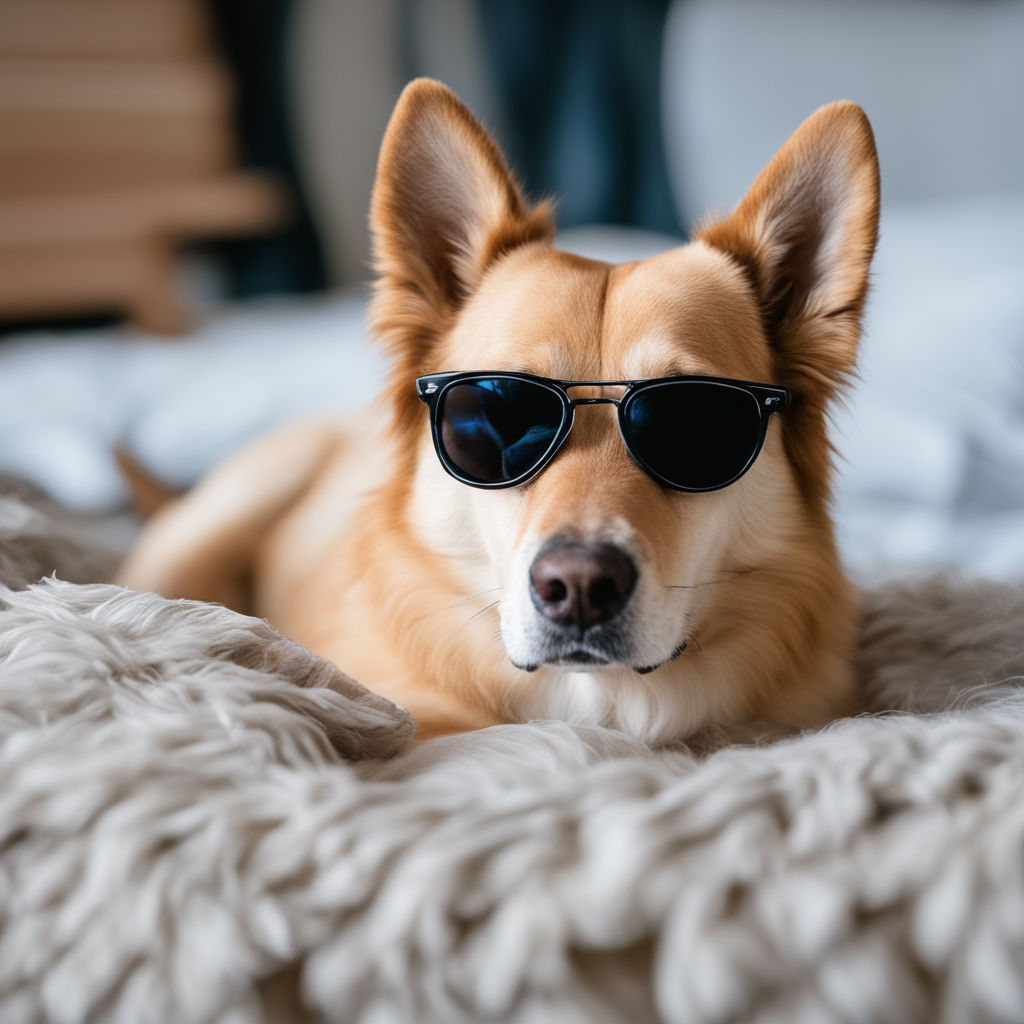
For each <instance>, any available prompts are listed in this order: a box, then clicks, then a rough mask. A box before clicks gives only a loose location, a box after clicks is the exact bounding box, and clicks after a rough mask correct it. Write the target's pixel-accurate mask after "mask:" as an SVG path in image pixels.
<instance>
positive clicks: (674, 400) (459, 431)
mask: <svg viewBox="0 0 1024 1024" xmlns="http://www.w3.org/2000/svg"><path fill="white" fill-rule="evenodd" d="M581 387H588V388H593V387H622V388H625V390H624V391H623V393H622V394H621V395H620V396H619V397H618V398H572V397H571V396H570V394H569V389H570V388H581ZM416 393H417V395H418V396H419V398H420V400H421V401H423V402H426V403H427V406H428V408H429V411H430V432H431V435H432V437H433V439H434V448H435V450H436V451H437V455H438V458H439V459H440V460H441V465H442V466H444V468H445V469H446V470H447V471H448V472H449V473H450V474H451V475H452V476H453V477H455V479H456V480H460V481H461V482H462V483H464V484H470V485H471V486H473V487H489V488H498V487H515V486H516V485H517V484H522V483H525V482H526V481H527V480H529V479H530V478H531V477H534V476H536V475H537V474H538V473H539V472H540V471H541V470H542V469H544V468H545V467H546V466H547V465H548V463H550V462H551V460H552V459H553V458H554V457H555V456H556V455H557V454H558V451H559V449H561V447H562V445H563V444H565V442H566V440H567V439H568V437H569V433H570V431H571V430H572V424H573V417H574V414H575V410H576V406H578V405H598V404H609V403H610V404H611V405H615V406H617V407H618V413H619V431H620V432H621V434H622V440H623V441H624V442H625V444H626V448H627V450H628V451H629V454H630V456H631V457H632V458H633V461H634V462H636V463H637V465H638V466H640V468H641V469H643V470H644V471H645V472H646V473H648V474H649V475H650V476H652V477H653V478H654V479H655V480H657V481H658V482H659V483H661V484H664V486H666V487H671V488H674V489H675V490H677V491H717V490H718V489H720V488H722V487H728V486H729V484H731V483H734V482H735V481H736V480H738V479H739V478H740V477H741V476H743V474H744V473H745V472H746V471H747V470H748V469H749V468H750V467H751V466H752V465H753V463H754V459H756V458H757V455H758V452H760V450H761V446H762V445H763V444H764V438H765V433H766V432H767V430H768V420H769V419H770V418H771V415H772V413H773V412H778V411H779V410H780V409H784V408H786V406H788V405H789V401H790V399H789V391H788V390H787V389H786V388H782V387H774V386H772V385H770V384H753V383H750V382H749V381H742V380H727V379H725V378H721V377H699V376H685V377H657V378H652V379H649V380H586V381H584V380H551V379H549V378H548V377H537V376H534V375H533V374H530V373H432V374H429V375H427V376H425V377H417V378H416Z"/></svg>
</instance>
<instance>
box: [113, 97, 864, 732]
mask: <svg viewBox="0 0 1024 1024" xmlns="http://www.w3.org/2000/svg"><path fill="white" fill-rule="evenodd" d="M878 205H879V176H878V161H877V157H876V152H875V145H874V140H873V136H872V131H871V127H870V124H869V122H868V120H867V118H866V116H865V115H864V113H863V111H862V110H861V109H860V108H859V107H858V106H856V105H855V104H854V103H850V102H845V101H844V102H837V103H832V104H830V105H828V106H825V107H823V108H821V109H820V110H818V111H817V112H816V113H814V114H812V115H811V116H810V117H809V118H808V119H807V120H806V121H805V122H804V123H803V124H802V125H801V126H800V127H799V128H798V129H797V130H796V132H795V133H794V134H793V136H792V137H791V138H790V139H789V140H788V141H787V142H786V143H785V144H784V145H783V147H782V148H781V150H780V151H779V152H778V153H777V154H776V155H775V157H774V158H773V159H772V160H771V161H770V163H769V164H768V165H767V166H766V168H765V169H764V170H763V171H762V172H761V174H760V175H759V176H758V178H757V179H756V181H755V182H754V184H753V185H752V187H751V188H750V190H749V192H748V193H747V195H746V196H745V197H744V198H743V199H742V201H741V202H740V203H739V205H738V206H737V207H736V209H735V210H734V211H733V212H732V213H731V214H729V215H728V216H725V217H724V218H722V219H717V220H710V221H708V222H706V223H705V224H704V225H703V226H702V227H701V228H700V229H699V230H698V231H696V233H695V236H694V238H693V240H692V241H690V242H689V243H688V244H685V245H682V246H680V247H678V248H676V249H672V250H670V251H668V252H665V253H663V254H661V255H657V256H654V257H653V258H650V259H646V260H642V261H639V262H635V263H626V264H621V265H608V264H605V263H601V262H596V261H593V260H589V259H584V258H582V257H580V256H576V255H571V254H568V253H565V252H561V251H559V250H557V249H556V248H554V247H553V237H554V221H553V215H552V208H551V205H550V204H549V203H545V202H541V203H538V204H535V205H531V204H529V203H528V202H527V201H526V200H525V199H524V196H523V194H522V192H521V190H520V188H519V186H518V185H517V183H516V181H515V179H514V178H513V176H512V174H511V173H510V171H509V169H508V166H507V164H506V162H505V159H504V157H503V155H502V153H501V151H500V150H499V148H498V146H497V145H496V143H495V142H494V141H493V140H492V138H491V137H490V136H489V135H488V134H487V132H486V131H485V130H484V128H483V127H482V126H481V125H480V124H479V123H478V121H477V120H476V119H475V118H474V117H473V115H472V114H471V113H470V112H469V110H468V109H467V108H466V107H465V106H463V104H462V103H461V102H460V101H459V100H458V99H457V98H456V97H455V96H454V95H453V94H452V93H451V92H450V91H449V90H448V89H447V88H445V87H444V86H443V85H441V84H440V83H438V82H435V81H432V80H427V79H420V80H417V81H414V82H412V83H411V84H410V85H408V86H407V87H406V89H405V91H404V92H403V93H402V95H401V97H400V99H399V101H398V104H397V106H396V108H395V111H394V114H393V116H392V118H391V120H390V123H389V125H388V127H387V130H386V133H385V136H384V140H383V143H382V147H381V152H380V160H379V164H378V170H377V177H376V182H375V185H374V190H373V197H372V204H371V225H372V235H373V244H374V254H375V262H376V270H377V273H378V279H377V283H376V291H375V295H374V298H373V300H372V303H371V307H370V314H369V322H370V326H371V330H372V333H373V335H374V336H375V338H376V339H377V341H378V343H379V344H380V345H382V346H383V348H384V350H385V352H386V354H387V356H388V357H389V361H390V368H389V371H388V376H387V381H386V385H385V388H384V390H383V393H382V394H380V395H379V396H378V397H377V399H376V400H375V401H374V402H372V403H371V404H370V407H369V411H368V412H367V413H365V414H360V415H359V416H358V417H357V418H355V419H354V420H352V421H349V422H347V423H346V422H341V421H338V422H333V421H332V422H310V423H300V424H296V425H292V426H289V427H286V428H284V429H283V430H281V431H279V432H277V433H276V434H273V435H271V436H270V437H268V438H267V439H265V440H263V441H261V442H258V443H256V444H255V445H254V446H252V447H251V448H248V449H246V450H243V451H242V452H241V453H240V454H238V455H237V456H235V457H234V458H232V459H230V460H229V461H228V462H226V463H225V464H223V465H222V466H220V467H218V468H216V469H215V470H214V471H213V472H212V473H210V474H209V476H208V477H206V478H205V479H204V480H203V481H201V482H200V483H199V485H198V486H197V487H196V488H195V489H194V490H193V491H192V492H190V493H189V494H187V495H186V496H184V497H182V498H180V499H179V500H176V501H174V502H172V503H170V504H168V505H166V506H164V507H163V508H162V509H161V510H160V511H159V512H158V513H157V514H156V515H155V516H154V517H153V518H152V519H151V520H150V521H149V523H148V524H147V527H146V528H145V530H144V531H143V534H142V536H141V539H140V541H139V544H138V545H137V547H136V548H135V550H134V551H133V552H132V553H131V555H130V557H129V558H128V560H127V562H126V563H125V564H124V566H123V567H122V569H121V572H120V575H119V577H118V582H120V583H122V584H125V585H127V586H129V587H132V588H135V589H145V590H154V591H157V592H159V593H162V594H165V595H168V596H175V597H191V598H198V599H205V600H215V601H222V602H224V603H226V604H229V605H231V606H233V607H235V608H238V609H240V610H244V611H248V612H251V613H253V614H256V615H259V616H263V617H266V618H267V619H268V620H269V621H270V623H271V624H272V625H274V626H275V627H276V628H278V629H279V630H281V631H282V632H284V633H286V634H288V635H290V636H292V637H294V638H295V639H297V640H299V641H301V642H302V643H304V644H306V645H307V646H308V647H309V648H310V649H312V650H313V651H315V652H317V653H319V654H321V655H322V656H324V657H325V658H327V659H329V660H330V661H332V662H335V663H336V664H337V665H338V666H340V667H341V668H342V669H344V670H345V671H346V672H348V673H349V674H351V675H352V676H353V677H354V678H356V679H358V680H360V681H361V682H363V683H364V684H365V685H367V686H368V687H369V688H370V689H372V690H374V691H377V692H379V693H380V694H382V695H384V696H386V697H389V698H391V699H392V700H394V701H395V702H397V703H398V704H401V705H403V706H404V707H406V708H408V709H409V710H410V711H411V712H412V714H413V716H414V717H415V718H416V721H417V725H418V731H417V739H426V738H429V737H432V736H436V735H440V734H444V733H452V732H460V731H465V730H472V729H478V728H482V727H486V726H490V725H494V724H499V723H508V722H522V721H528V720H531V719H538V718H558V719H563V720H567V721H570V722H573V723H595V724H601V725H604V726H609V727H613V728H616V729H619V730H624V731H625V732H627V733H630V734H632V735H634V736H637V737H640V738H642V739H643V740H645V741H648V742H650V743H657V744H662V743H669V742H675V741H684V740H686V741H688V742H693V743H699V742H700V741H701V738H702V737H703V738H707V737H712V736H718V737H725V738H727V739H744V738H748V739H749V738H752V737H753V738H756V737H759V736H769V735H772V736H774V735H778V734H783V733H786V732H789V731H793V730H799V729H804V728H809V727H816V726H820V725H822V724H823V723H826V722H828V721H830V720H832V719H834V718H836V717H839V716H841V715H843V714H845V713H847V712H848V711H849V710H850V709H851V701H852V696H853V675H852V669H851V656H852V651H853V645H854V639H855V629H856V620H857V599H856V594H855V591H854V589H853V587H852V586H851V584H850V582H849V581H848V580H847V578H846V577H845V575H844V573H843V569H842V567H841V564H840V560H839V557H838V555H837V551H836V545H835V541H834V536H833V526H832V522H831V520H830V515H829V500H830V497H829V496H830V476H831V471H832V451H831V449H830V444H829V440H828V437H827V433H826V416H827V410H828V407H829V404H830V403H831V402H832V401H833V399H834V398H835V397H836V395H837V394H838V393H839V392H840V391H841V389H842V388H843V386H844V384H845V383H846V382H847V380H848V378H850V376H851V375H852V374H853V372H854V366H855V359H856V352H857V345H858V337H859V333H860V323H861V319H862V311H863V308H864V302H865V296H866V292H867V285H868V272H869V266H870V262H871V259H872V255H873V252H874V248H875V243H876V236H877V230H878ZM377 419H379V421H380V424H379V428H380V429H379V430H378V429H377V426H376V420H377Z"/></svg>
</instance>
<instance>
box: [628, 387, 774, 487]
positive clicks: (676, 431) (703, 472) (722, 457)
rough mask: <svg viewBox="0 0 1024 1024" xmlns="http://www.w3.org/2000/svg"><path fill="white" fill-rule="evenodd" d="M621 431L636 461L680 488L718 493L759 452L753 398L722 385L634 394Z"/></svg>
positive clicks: (758, 420)
mask: <svg viewBox="0 0 1024 1024" xmlns="http://www.w3.org/2000/svg"><path fill="white" fill-rule="evenodd" d="M625 420H626V422H625V424H624V429H625V430H626V433H627V437H628V440H629V443H630V445H631V446H632V447H633V449H634V450H635V451H636V454H637V456H638V458H640V459H641V460H642V461H643V462H645V463H646V464H647V466H649V467H650V468H651V469H652V470H654V472H655V473H657V474H659V475H660V476H662V477H664V478H665V479H666V480H668V481H670V482H671V483H673V484H676V485H677V486H679V487H688V488H692V489H694V490H705V489H712V488H715V487H721V486H722V485H723V484H727V483H729V482H730V481H732V480H733V478H734V477H736V476H737V475H739V474H740V473H741V472H742V471H743V470H744V468H745V467H746V465H747V463H748V462H749V461H750V458H751V456H752V455H753V454H754V452H755V451H756V450H757V445H758V441H759V440H760V437H761V415H760V410H759V408H758V404H757V400H756V399H755V398H754V396H753V395H751V394H749V393H748V392H746V391H741V390H740V389H739V388H734V387H730V386H729V385H725V384H710V383H707V382H704V381H677V382H675V383H671V384H658V385H655V386H654V387H651V388H647V389H646V390H644V391H641V392H639V393H637V394H636V395H635V396H634V397H633V398H632V400H631V401H630V402H629V405H628V406H627V408H626V417H625Z"/></svg>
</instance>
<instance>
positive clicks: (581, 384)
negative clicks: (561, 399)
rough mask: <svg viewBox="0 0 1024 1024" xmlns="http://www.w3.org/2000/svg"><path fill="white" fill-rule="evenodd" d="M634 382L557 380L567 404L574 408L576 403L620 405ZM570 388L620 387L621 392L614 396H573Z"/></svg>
mask: <svg viewBox="0 0 1024 1024" xmlns="http://www.w3.org/2000/svg"><path fill="white" fill-rule="evenodd" d="M635 383H636V382H635V381H631V380H572V381H570V380H560V381H558V384H559V386H560V387H561V389H562V391H563V392H564V393H565V397H566V398H567V399H568V402H569V405H570V406H572V408H574V409H575V408H576V406H578V405H614V406H616V407H618V406H619V405H621V403H622V400H623V399H624V398H625V397H626V395H627V393H628V392H629V390H630V388H632V387H633V386H634V384H635ZM570 388H601V389H604V388H621V389H622V394H621V395H618V396H616V397H612V396H611V395H591V396H588V397H586V398H573V397H572V395H570V394H569V389H570Z"/></svg>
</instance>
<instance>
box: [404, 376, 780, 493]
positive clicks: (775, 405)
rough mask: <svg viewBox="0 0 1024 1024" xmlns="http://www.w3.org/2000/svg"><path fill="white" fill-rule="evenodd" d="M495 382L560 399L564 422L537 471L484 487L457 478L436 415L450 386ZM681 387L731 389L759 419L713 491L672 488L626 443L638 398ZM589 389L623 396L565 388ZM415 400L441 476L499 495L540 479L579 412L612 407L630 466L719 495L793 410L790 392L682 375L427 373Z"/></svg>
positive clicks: (418, 381)
mask: <svg viewBox="0 0 1024 1024" xmlns="http://www.w3.org/2000/svg"><path fill="white" fill-rule="evenodd" d="M495 378H501V379H506V380H521V381H526V382H528V383H531V384H536V385H539V386H540V387H543V388H545V389H547V390H548V391H551V392H553V393H554V394H555V395H556V396H557V397H558V399H559V401H560V403H561V406H562V422H561V423H560V424H559V426H558V429H557V431H556V432H555V435H554V438H553V439H552V441H551V445H550V446H549V448H548V450H547V451H546V452H545V453H544V456H543V458H541V459H540V460H539V461H538V462H537V463H536V465H534V466H533V467H531V468H530V469H529V470H528V471H527V472H525V473H521V474H520V475H519V476H517V477H515V478H514V479H513V480H501V481H498V482H496V483H486V482H484V481H480V480H473V479H470V478H469V477H467V476H465V474H463V473H462V472H460V471H459V469H458V467H456V466H455V465H453V464H452V462H451V461H450V460H449V459H448V457H447V455H446V453H445V450H444V446H443V444H442V443H441V428H440V424H439V423H438V417H437V410H438V409H439V408H440V407H441V399H442V398H443V397H444V394H445V392H447V391H448V390H449V388H451V387H453V386H454V385H456V384H467V383H472V382H473V381H476V380H493V379H495ZM684 383H704V384H717V385H722V386H725V387H730V388H734V389H735V390H737V391H743V392H745V393H746V394H748V395H750V396H751V397H752V398H753V399H754V402H755V404H756V406H757V411H758V417H759V420H760V433H759V435H758V439H757V445H756V447H755V448H754V451H753V452H752V454H751V456H750V458H749V459H748V460H747V461H746V463H745V464H744V466H743V468H742V469H741V470H740V471H739V472H738V473H736V474H735V475H734V476H732V477H731V478H730V479H728V480H726V481H725V482H724V483H721V484H715V485H714V486H713V487H684V486H682V485H680V484H677V483H674V482H673V481H671V480H669V479H667V478H666V477H664V476H662V475H661V474H660V473H658V472H656V471H655V470H654V469H653V468H652V467H651V466H649V465H648V464H647V462H646V460H645V459H644V458H643V457H642V456H641V455H640V454H638V453H637V452H636V451H635V449H634V447H633V445H632V444H631V443H630V439H629V433H628V427H627V425H626V416H627V414H628V411H629V406H630V404H631V402H632V401H633V400H634V399H635V398H636V396H637V395H640V394H643V393H644V392H645V391H649V390H651V389H653V388H657V387H664V386H665V385H669V384H684ZM588 387H624V388H625V389H626V390H625V391H624V392H623V393H622V394H621V395H620V396H619V397H618V398H604V397H601V398H573V397H572V396H571V395H570V394H569V388H588ZM416 395H417V397H418V398H419V399H420V401H421V402H426V404H427V408H428V411H429V415H430V436H431V439H432V440H433V442H434V451H435V452H437V457H438V459H440V461H441V465H442V466H443V467H444V469H445V471H446V472H447V473H448V474H449V475H450V476H452V477H454V478H455V479H456V480H458V481H459V482H460V483H464V484H468V485H469V486H470V487H480V488H483V489H485V490H501V489H503V488H505V487H518V486H519V485H520V484H524V483H526V482H527V481H528V480H531V479H532V478H533V477H535V476H537V475H538V474H539V473H542V472H543V471H544V470H545V469H546V468H547V467H548V465H550V463H551V460H552V459H554V457H555V456H556V455H557V454H558V453H559V452H560V451H561V450H562V446H563V445H564V444H565V442H566V440H568V437H569V435H570V434H571V433H572V428H573V424H574V422H575V419H576V407H577V406H579V405H614V406H616V407H617V411H618V421H619V434H620V435H621V436H622V441H623V444H625V446H626V451H628V452H629V455H630V458H632V460H633V461H634V462H635V463H636V464H637V465H638V466H639V467H640V468H641V469H642V470H643V471H644V472H645V473H647V475H648V476H650V477H652V478H653V479H654V480H657V481H658V483H660V484H661V485H662V486H664V487H668V488H671V489H672V490H674V491H684V492H686V493H688V494H701V493H705V492H707V491H720V490H722V488H723V487H728V486H729V485H730V484H734V483H735V482H736V481H737V480H739V478H740V477H741V476H743V474H744V473H746V472H747V470H748V469H750V467H751V466H752V465H753V464H754V462H755V460H756V459H757V457H758V455H760V453H761V448H762V447H763V446H764V439H765V437H766V435H767V433H768V423H769V421H770V420H771V417H772V413H776V412H780V411H781V410H782V409H785V408H788V407H789V405H790V404H791V398H790V393H789V389H788V388H784V387H780V386H777V385H774V384H758V383H756V382H754V381H747V380H733V379H731V378H729V377H706V376H703V375H701V374H682V375H679V376H674V377H645V378H641V379H639V380H555V379H553V378H551V377H540V376H537V375H536V374H532V373H517V372H514V371H506V370H494V371H489V372H488V371H468V372H455V373H429V374H426V375H425V376H423V377H417V378H416Z"/></svg>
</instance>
